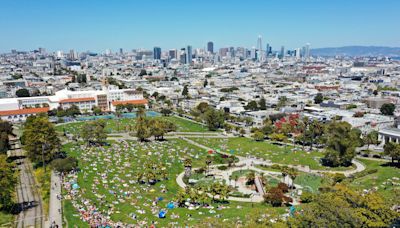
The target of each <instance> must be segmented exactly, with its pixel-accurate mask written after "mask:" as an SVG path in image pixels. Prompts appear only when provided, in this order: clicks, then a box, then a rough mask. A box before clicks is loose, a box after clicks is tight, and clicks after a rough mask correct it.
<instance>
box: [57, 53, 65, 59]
mask: <svg viewBox="0 0 400 228" xmlns="http://www.w3.org/2000/svg"><path fill="white" fill-rule="evenodd" d="M63 56H64V54H63V52H62V51H57V52H56V58H58V59H61V58H62V57H63Z"/></svg>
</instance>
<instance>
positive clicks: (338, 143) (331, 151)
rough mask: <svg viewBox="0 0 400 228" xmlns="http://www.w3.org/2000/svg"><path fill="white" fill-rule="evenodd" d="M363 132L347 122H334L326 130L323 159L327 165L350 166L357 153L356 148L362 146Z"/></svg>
mask: <svg viewBox="0 0 400 228" xmlns="http://www.w3.org/2000/svg"><path fill="white" fill-rule="evenodd" d="M360 135H361V132H359V130H357V129H352V128H351V125H350V124H349V123H347V122H336V121H334V122H332V123H330V124H329V125H328V126H327V128H326V132H325V138H326V150H325V156H324V158H323V159H322V161H323V164H324V165H327V166H333V167H336V166H349V165H351V161H352V159H353V158H354V157H355V155H356V150H355V148H356V147H357V146H361V145H360V144H361V142H360V141H361V138H360Z"/></svg>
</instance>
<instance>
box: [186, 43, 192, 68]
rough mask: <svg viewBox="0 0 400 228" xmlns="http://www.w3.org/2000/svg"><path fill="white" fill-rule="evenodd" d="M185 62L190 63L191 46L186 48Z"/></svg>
mask: <svg viewBox="0 0 400 228" xmlns="http://www.w3.org/2000/svg"><path fill="white" fill-rule="evenodd" d="M186 64H192V46H190V45H188V46H187V48H186Z"/></svg>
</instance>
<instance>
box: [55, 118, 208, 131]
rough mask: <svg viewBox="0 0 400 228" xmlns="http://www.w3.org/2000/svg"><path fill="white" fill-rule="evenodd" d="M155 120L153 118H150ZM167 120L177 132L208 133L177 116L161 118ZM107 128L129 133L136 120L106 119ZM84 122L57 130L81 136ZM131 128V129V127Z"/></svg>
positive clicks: (70, 124) (198, 125)
mask: <svg viewBox="0 0 400 228" xmlns="http://www.w3.org/2000/svg"><path fill="white" fill-rule="evenodd" d="M149 118H153V117H149ZM159 118H166V119H168V120H170V121H171V122H173V123H175V124H176V126H177V131H180V132H207V131H208V130H207V128H206V127H202V125H200V124H197V123H194V122H192V121H189V120H185V119H182V118H179V117H175V116H169V117H159ZM105 121H106V122H107V127H106V131H107V132H109V133H116V132H121V131H128V130H129V129H133V127H134V126H135V122H136V120H135V119H134V118H120V119H106V120H105ZM83 124H84V122H74V123H69V124H65V125H59V126H57V127H56V129H57V130H58V131H59V132H62V131H63V129H65V130H66V131H67V132H69V133H72V134H74V135H77V134H79V130H80V128H81V127H82V126H83ZM129 126H130V127H129Z"/></svg>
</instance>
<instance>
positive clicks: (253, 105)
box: [244, 101, 258, 111]
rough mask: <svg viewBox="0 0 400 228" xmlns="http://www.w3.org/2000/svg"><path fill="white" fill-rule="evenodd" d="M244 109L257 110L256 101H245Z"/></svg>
mask: <svg viewBox="0 0 400 228" xmlns="http://www.w3.org/2000/svg"><path fill="white" fill-rule="evenodd" d="M244 108H245V109H246V110H251V111H257V110H258V105H257V102H256V101H250V102H249V103H247V105H246V106H244Z"/></svg>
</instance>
